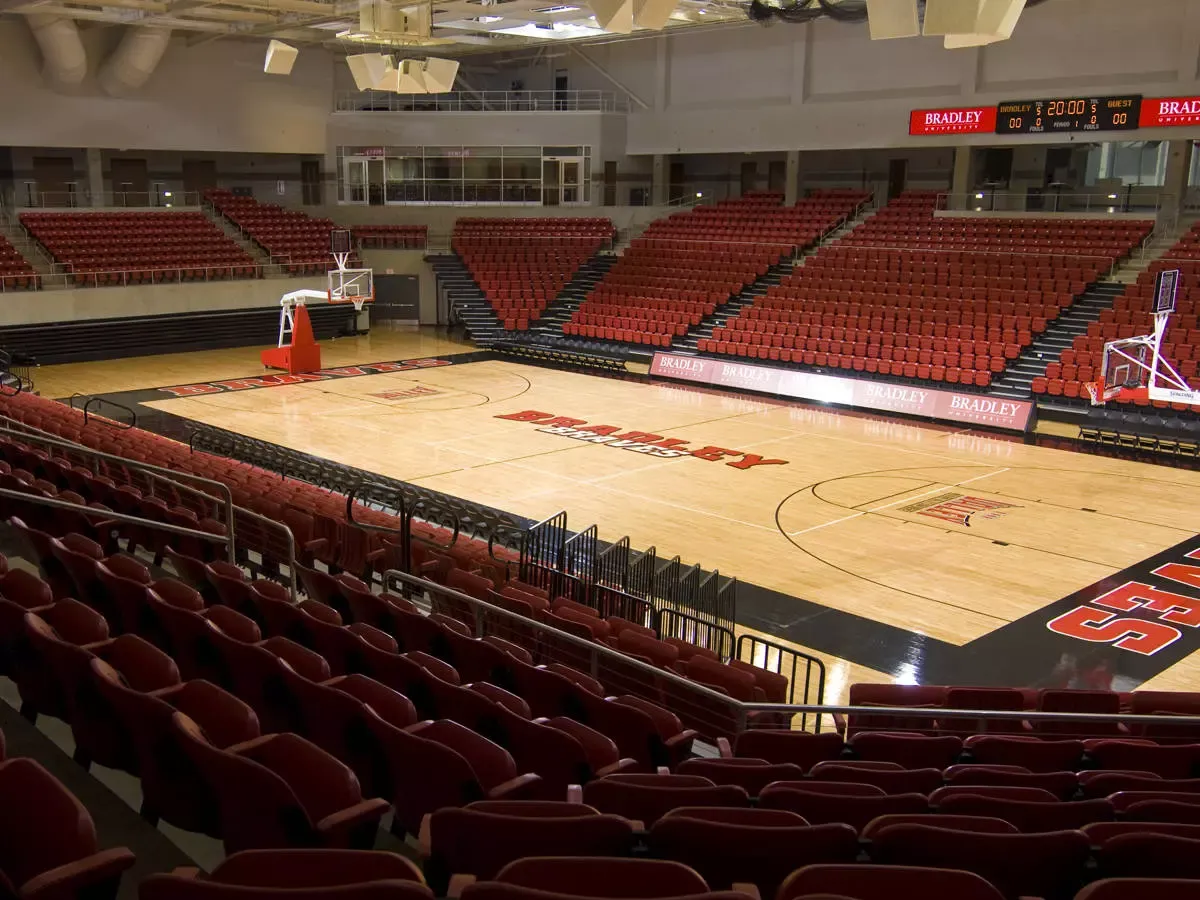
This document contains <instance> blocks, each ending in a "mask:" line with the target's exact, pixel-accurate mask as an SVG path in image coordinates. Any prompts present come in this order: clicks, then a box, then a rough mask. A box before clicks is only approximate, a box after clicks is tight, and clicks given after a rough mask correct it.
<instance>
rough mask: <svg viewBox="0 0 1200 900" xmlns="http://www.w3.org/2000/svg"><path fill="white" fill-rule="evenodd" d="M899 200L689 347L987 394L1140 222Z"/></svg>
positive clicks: (1117, 255) (923, 197) (1130, 242)
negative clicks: (962, 211)
mask: <svg viewBox="0 0 1200 900" xmlns="http://www.w3.org/2000/svg"><path fill="white" fill-rule="evenodd" d="M935 204H936V194H934V193H928V192H909V193H905V194H903V195H901V196H900V197H898V198H897V199H896V200H894V201H892V203H890V204H888V206H887V207H885V208H884V209H883V210H881V211H880V212H879V213H877V214H876V215H874V216H873V217H871V218H870V219H868V220H867V221H866V222H864V223H863V224H862V225H860V226H858V227H857V228H855V229H854V230H853V231H851V232H850V233H849V234H847V235H846V236H845V237H843V238H841V239H840V240H839V241H837V242H836V243H833V244H830V245H828V246H826V247H823V248H822V249H821V250H819V251H818V252H817V254H816V255H815V256H813V257H812V258H810V259H809V260H807V261H806V263H805V265H804V266H803V267H802V268H799V269H797V270H796V271H795V272H794V273H793V274H792V275H791V276H790V277H788V278H785V279H784V280H783V282H782V283H781V284H779V285H778V286H776V287H772V288H770V289H769V290H768V291H767V294H766V296H765V297H764V298H763V299H761V300H758V301H756V302H755V303H754V304H753V305H752V306H751V307H749V308H748V309H745V310H743V311H742V312H741V314H740V315H738V316H736V317H734V318H732V319H730V320H728V321H727V322H726V323H725V325H724V327H720V328H717V329H715V330H714V332H713V336H712V337H711V338H709V339H707V340H702V341H701V342H700V345H699V349H700V350H702V351H707V352H710V353H719V354H724V355H732V356H739V357H747V358H751V359H767V360H780V361H783V362H790V363H799V364H802V365H807V366H817V367H826V366H828V367H834V368H841V369H849V370H853V371H856V372H867V373H871V374H875V373H878V374H881V375H889V376H893V377H895V376H900V377H903V378H909V379H920V380H932V381H943V382H949V383H951V384H959V385H968V386H977V387H985V386H987V385H989V384H990V383H991V381H992V379H993V378H994V377H995V376H996V375H998V374H1000V373H1002V372H1003V371H1004V369H1005V366H1006V365H1007V364H1008V362H1009V361H1011V360H1014V359H1016V358H1017V357H1018V356H1019V355H1020V353H1021V351H1022V350H1023V349H1024V348H1025V347H1027V346H1028V345H1029V344H1030V343H1031V342H1032V341H1033V338H1034V335H1036V334H1038V333H1040V332H1042V331H1044V330H1045V328H1046V326H1047V323H1049V322H1051V321H1053V320H1054V319H1055V318H1056V317H1057V316H1058V315H1059V313H1060V312H1061V311H1062V310H1064V309H1066V308H1068V307H1069V306H1070V305H1071V303H1072V302H1073V301H1074V299H1075V298H1076V297H1077V296H1079V295H1080V294H1082V293H1083V291H1084V290H1085V289H1086V288H1087V286H1088V284H1090V283H1091V282H1094V281H1095V280H1096V279H1097V277H1099V276H1100V275H1101V274H1103V273H1107V272H1108V271H1110V269H1111V268H1112V266H1113V264H1114V263H1116V262H1117V261H1118V260H1120V259H1122V258H1124V257H1125V256H1127V255H1128V253H1129V252H1130V251H1131V250H1132V249H1133V248H1134V247H1135V246H1137V244H1138V243H1139V242H1140V241H1142V240H1143V239H1144V238H1145V237H1146V235H1147V234H1149V232H1150V230H1151V227H1152V223H1150V222H1148V221H1147V222H1142V221H1129V220H1119V221H1108V220H1092V219H1082V220H1081V219H1069V220H1052V219H1026V218H1022V219H1002V218H1001V219H997V218H991V217H988V218H983V219H981V218H970V217H942V216H935V215H934V206H935Z"/></svg>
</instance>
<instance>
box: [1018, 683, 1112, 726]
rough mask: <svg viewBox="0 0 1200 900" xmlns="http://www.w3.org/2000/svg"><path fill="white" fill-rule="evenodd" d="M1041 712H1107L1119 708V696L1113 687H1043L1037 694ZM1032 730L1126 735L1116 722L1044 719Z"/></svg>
mask: <svg viewBox="0 0 1200 900" xmlns="http://www.w3.org/2000/svg"><path fill="white" fill-rule="evenodd" d="M1038 709H1039V710H1040V711H1042V712H1081V713H1109V714H1113V715H1116V714H1118V713H1120V711H1121V699H1120V696H1119V695H1118V694H1117V693H1116V692H1114V691H1081V690H1044V691H1042V692H1041V694H1039V696H1038ZM1034 731H1036V732H1039V733H1040V734H1049V735H1095V736H1100V735H1113V736H1124V735H1127V734H1128V733H1129V732H1128V729H1126V728H1125V726H1124V725H1122V724H1121V723H1119V722H1068V721H1060V722H1055V721H1044V720H1039V721H1038V722H1036V723H1034Z"/></svg>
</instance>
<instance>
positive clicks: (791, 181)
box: [783, 150, 800, 206]
mask: <svg viewBox="0 0 1200 900" xmlns="http://www.w3.org/2000/svg"><path fill="white" fill-rule="evenodd" d="M799 199H800V151H799V150H789V151H788V155H787V170H786V172H785V173H784V182H783V202H784V205H785V206H791V205H792V204H794V203H795V202H796V201H797V200H799Z"/></svg>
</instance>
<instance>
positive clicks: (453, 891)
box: [446, 874, 475, 900]
mask: <svg viewBox="0 0 1200 900" xmlns="http://www.w3.org/2000/svg"><path fill="white" fill-rule="evenodd" d="M474 883H475V876H474V875H464V874H458V875H451V876H450V886H449V887H447V888H446V897H447V898H450V900H456V898H458V897H461V896H462V892H463V888H465V887H467V886H469V885H472V884H474Z"/></svg>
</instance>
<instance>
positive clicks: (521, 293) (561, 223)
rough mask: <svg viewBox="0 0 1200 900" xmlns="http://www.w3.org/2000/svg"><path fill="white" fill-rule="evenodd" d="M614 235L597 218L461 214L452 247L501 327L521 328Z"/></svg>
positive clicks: (533, 319)
mask: <svg viewBox="0 0 1200 900" xmlns="http://www.w3.org/2000/svg"><path fill="white" fill-rule="evenodd" d="M615 234H616V230H615V229H614V227H613V224H612V222H611V221H610V220H609V219H602V218H565V217H553V218H540V217H539V218H515V219H502V218H462V219H459V220H458V221H456V222H455V223H454V234H453V236H452V239H451V247H452V248H453V250H454V252H455V253H457V254H458V256H459V258H460V259H461V260H462V262H463V265H465V266H466V267H467V271H469V272H470V273H471V277H472V278H474V279H475V282H476V283H477V284H478V285H479V287H480V290H482V291H483V295H484V298H485V299H486V300H487V301H488V303H489V305H490V306H491V307H492V309H494V310H495V311H496V315H497V316H498V317H499V318H500V320H501V322H502V323H503V324H504V327H505V328H506V329H507V330H510V331H511V330H520V331H524V330H526V329H528V328H529V323H530V322H536V321H537V320H538V319H539V318H540V317H541V314H542V311H543V310H545V308H546V307H547V306H548V305H549V304H551V303H553V302H554V301H555V300H556V299H557V298H558V295H559V294H560V293H561V292H562V289H563V288H564V287H566V285H567V283H568V282H569V281H570V280H571V279H572V278H574V277H575V273H576V272H578V271H579V267H580V266H582V265H583V264H584V263H585V262H587V261H588V259H590V258H591V257H592V255H593V254H595V253H596V252H597V251H598V250H600V249H601V248H602V247H604V246H605V245H606V244H607V243H609V242H611V241H612V239H613V237H614V236H615Z"/></svg>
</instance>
